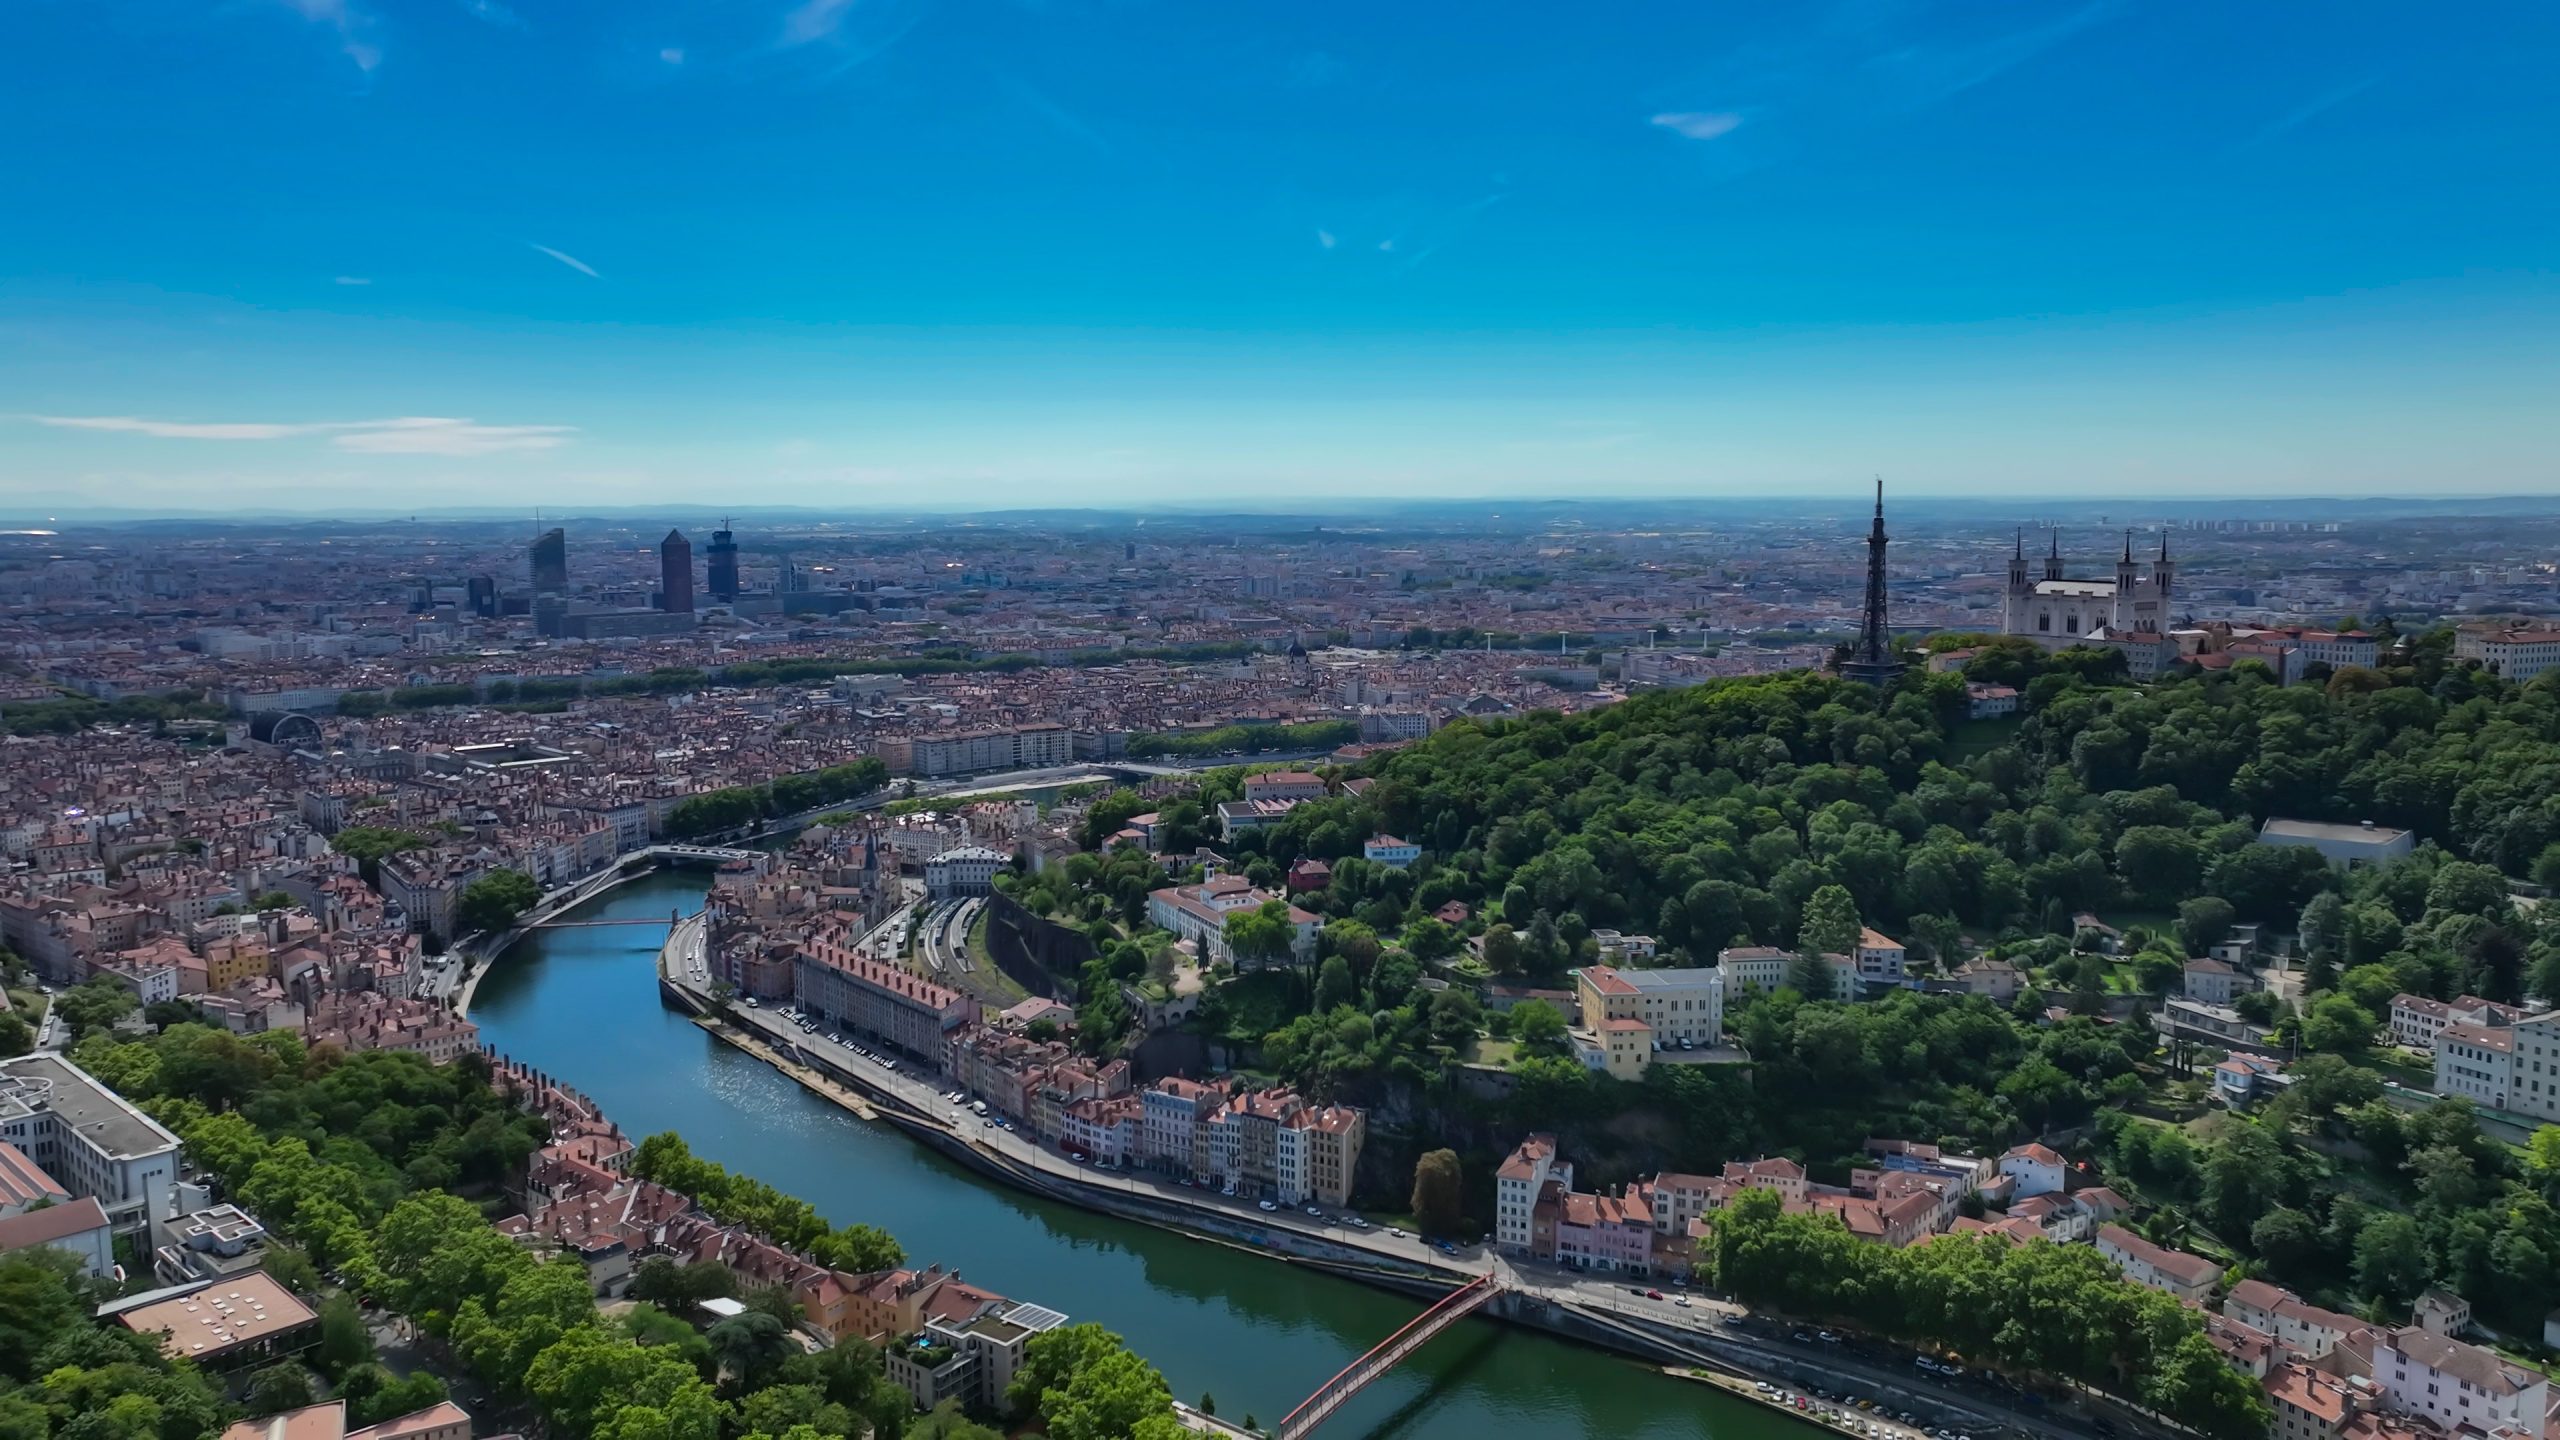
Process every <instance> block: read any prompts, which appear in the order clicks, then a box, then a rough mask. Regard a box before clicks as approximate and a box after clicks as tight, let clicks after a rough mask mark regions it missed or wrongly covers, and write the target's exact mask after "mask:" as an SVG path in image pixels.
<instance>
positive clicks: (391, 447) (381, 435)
mask: <svg viewBox="0 0 2560 1440" xmlns="http://www.w3.org/2000/svg"><path fill="white" fill-rule="evenodd" d="M576 433H577V427H576V426H574V425H482V424H478V423H476V422H474V421H470V420H451V419H443V418H439V417H435V416H410V417H407V418H403V419H399V420H376V421H372V422H369V423H367V424H365V425H362V426H358V427H351V428H348V429H346V430H344V431H343V432H341V433H340V434H339V435H337V436H336V437H335V438H333V439H332V440H331V441H330V442H329V443H330V444H332V445H334V446H336V447H337V448H338V449H341V450H345V451H349V452H351V453H354V454H358V455H495V454H498V453H499V452H501V451H507V450H553V449H557V448H559V447H560V446H562V445H565V444H567V443H569V437H570V436H571V435H574V434H576Z"/></svg>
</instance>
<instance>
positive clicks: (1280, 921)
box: [1226, 900, 1298, 970]
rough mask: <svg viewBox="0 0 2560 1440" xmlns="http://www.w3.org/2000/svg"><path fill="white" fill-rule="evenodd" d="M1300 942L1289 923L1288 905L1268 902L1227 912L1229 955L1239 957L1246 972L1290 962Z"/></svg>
mask: <svg viewBox="0 0 2560 1440" xmlns="http://www.w3.org/2000/svg"><path fill="white" fill-rule="evenodd" d="M1297 939H1298V929H1297V927H1296V926H1295V925H1293V924H1291V923H1290V922H1289V902H1287V901H1285V900H1266V901H1264V902H1263V903H1262V904H1260V905H1258V906H1256V907H1254V908H1253V909H1250V910H1231V911H1229V912H1227V920H1226V942H1227V953H1228V954H1230V955H1233V956H1235V957H1236V963H1237V965H1238V966H1239V967H1241V968H1243V969H1248V970H1250V969H1256V968H1258V967H1260V966H1263V965H1276V964H1279V963H1281V962H1282V961H1285V960H1287V959H1288V958H1289V957H1290V955H1291V954H1292V952H1293V950H1294V948H1295V946H1296V944H1297Z"/></svg>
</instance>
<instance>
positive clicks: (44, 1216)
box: [0, 1195, 116, 1279]
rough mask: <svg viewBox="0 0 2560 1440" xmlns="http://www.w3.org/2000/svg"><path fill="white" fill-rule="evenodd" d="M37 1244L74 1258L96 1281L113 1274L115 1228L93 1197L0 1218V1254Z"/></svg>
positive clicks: (114, 1263) (114, 1267) (87, 1196)
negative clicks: (47, 1246) (108, 1221)
mask: <svg viewBox="0 0 2560 1440" xmlns="http://www.w3.org/2000/svg"><path fill="white" fill-rule="evenodd" d="M37 1245H49V1246H51V1247H53V1248H54V1249H56V1250H60V1251H64V1252H65V1253H67V1254H70V1255H72V1256H74V1257H76V1258H77V1259H78V1260H79V1262H80V1268H81V1269H83V1270H85V1271H87V1272H89V1273H90V1274H91V1275H93V1276H96V1277H98V1278H99V1279H107V1278H109V1277H111V1276H113V1275H114V1274H115V1270H116V1236H115V1228H114V1227H113V1226H111V1225H109V1224H108V1223H107V1212H106V1209H105V1208H104V1207H103V1206H101V1205H99V1204H98V1201H97V1197H95V1196H92V1195H83V1196H81V1197H80V1198H79V1199H77V1200H72V1201H68V1202H66V1203H63V1204H60V1205H48V1206H46V1207H45V1208H43V1209H41V1210H28V1211H24V1212H22V1213H19V1214H16V1215H10V1216H6V1217H0V1255H5V1254H7V1253H8V1252H10V1251H12V1250H25V1249H30V1248H32V1247H34V1246H37Z"/></svg>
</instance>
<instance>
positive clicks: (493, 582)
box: [466, 575, 498, 620]
mask: <svg viewBox="0 0 2560 1440" xmlns="http://www.w3.org/2000/svg"><path fill="white" fill-rule="evenodd" d="M466 593H467V594H468V595H469V596H470V597H471V604H470V610H471V613H472V614H474V615H476V616H478V617H480V618H481V619H483V620H494V619H496V618H498V577H496V576H495V575H474V576H472V577H471V578H470V580H469V581H467V582H466Z"/></svg>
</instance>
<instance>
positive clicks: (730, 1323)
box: [703, 1310, 796, 1390]
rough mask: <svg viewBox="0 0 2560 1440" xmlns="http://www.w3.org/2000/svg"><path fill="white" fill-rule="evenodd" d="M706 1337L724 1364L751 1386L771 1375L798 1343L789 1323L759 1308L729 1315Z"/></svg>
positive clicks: (739, 1379) (753, 1386)
mask: <svg viewBox="0 0 2560 1440" xmlns="http://www.w3.org/2000/svg"><path fill="white" fill-rule="evenodd" d="M703 1338H704V1339H706V1340H709V1341H710V1342H711V1353H712V1354H714V1355H716V1356H718V1357H719V1359H720V1365H721V1368H722V1369H724V1370H726V1371H728V1372H729V1373H730V1374H731V1375H734V1376H736V1377H737V1378H738V1381H739V1384H740V1387H741V1388H743V1389H749V1390H752V1389H755V1388H757V1387H759V1386H761V1385H762V1384H764V1382H765V1381H766V1380H768V1379H770V1378H771V1377H772V1375H773V1373H774V1371H775V1370H776V1369H778V1368H779V1367H780V1366H781V1364H782V1362H783V1360H784V1358H785V1357H786V1356H788V1355H789V1354H790V1352H791V1350H792V1348H793V1347H794V1345H795V1343H796V1342H794V1341H793V1339H792V1338H791V1329H790V1327H789V1326H787V1325H785V1324H784V1323H783V1322H782V1321H780V1320H777V1319H775V1318H774V1317H773V1316H771V1315H768V1314H766V1313H764V1312H763V1311H760V1310H749V1311H746V1312H745V1313H743V1314H738V1315H732V1316H729V1317H728V1318H727V1319H725V1320H722V1321H720V1322H719V1323H718V1324H716V1325H714V1326H712V1327H711V1328H710V1330H708V1331H707V1332H705V1333H704V1336H703Z"/></svg>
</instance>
